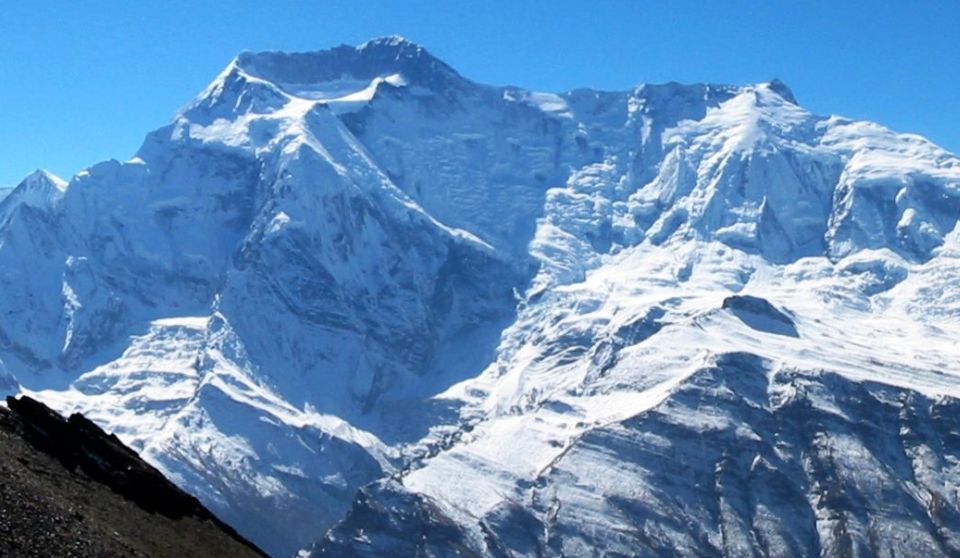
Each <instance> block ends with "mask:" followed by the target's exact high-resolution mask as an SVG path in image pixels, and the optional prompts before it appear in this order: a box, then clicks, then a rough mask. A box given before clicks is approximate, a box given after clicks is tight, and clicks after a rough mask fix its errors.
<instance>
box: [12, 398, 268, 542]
mask: <svg viewBox="0 0 960 558" xmlns="http://www.w3.org/2000/svg"><path fill="white" fill-rule="evenodd" d="M7 405H8V407H9V409H4V408H0V555H3V556H72V557H86V556H90V557H93V556H97V557H100V556H177V557H190V556H196V557H199V556H236V557H242V556H265V554H263V552H261V551H260V550H259V549H257V548H256V547H255V546H254V545H252V544H251V543H250V542H249V541H247V540H245V539H243V538H242V537H240V536H239V535H238V534H237V533H236V532H235V531H234V530H233V529H232V528H231V527H230V526H228V525H226V524H225V523H223V522H222V521H220V520H219V519H217V518H216V517H215V516H214V515H213V514H212V513H210V511H209V510H207V509H206V508H205V507H203V505H202V504H200V502H199V501H198V500H197V499H196V498H194V497H193V496H191V495H189V494H187V493H186V492H184V491H182V490H180V489H179V488H177V487H176V486H175V485H174V484H173V483H171V482H170V481H169V480H167V479H166V478H165V477H164V476H163V475H162V474H161V473H160V472H159V471H158V470H156V469H154V468H153V467H151V466H150V465H148V464H147V463H145V462H144V461H143V460H141V459H140V458H139V457H138V456H137V454H136V453H135V452H133V451H132V450H131V449H129V448H128V447H126V446H125V445H123V443H121V442H120V440H119V439H117V437H116V436H113V435H108V434H106V433H105V432H104V431H103V430H101V429H100V428H99V427H97V426H96V425H95V424H93V423H92V422H90V421H89V420H88V419H86V418H85V417H83V416H82V415H79V414H74V415H71V416H70V417H69V418H68V419H64V418H63V417H62V416H60V415H59V414H57V413H56V412H54V411H52V410H50V409H49V408H48V407H47V406H45V405H44V404H42V403H40V402H38V401H36V400H34V399H31V398H29V397H26V396H21V397H20V398H18V399H14V398H12V397H8V398H7Z"/></svg>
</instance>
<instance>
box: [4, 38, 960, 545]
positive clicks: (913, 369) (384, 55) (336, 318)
mask: <svg viewBox="0 0 960 558" xmlns="http://www.w3.org/2000/svg"><path fill="white" fill-rule="evenodd" d="M958 215H960V159H958V158H957V157H955V156H953V155H950V154H949V153H946V152H944V151H943V150H941V149H940V148H938V147H936V146H934V145H932V144H930V143H929V142H927V141H926V140H923V139H922V138H918V137H915V136H908V135H900V134H896V133H894V132H891V131H889V130H887V129H885V128H882V127H880V126H877V125H874V124H868V123H861V122H851V121H848V120H845V119H842V118H838V117H820V116H817V115H813V114H810V113H809V112H808V111H806V110H804V109H803V108H802V107H801V106H799V105H798V104H797V101H796V99H795V98H794V97H793V95H792V93H791V92H790V90H789V89H788V88H787V87H786V86H785V85H783V84H782V83H780V82H776V81H774V82H771V83H767V84H759V85H753V86H743V87H736V86H722V85H681V84H675V83H671V84H663V85H641V86H638V87H636V88H634V89H632V90H630V91H624V92H600V91H591V90H578V91H573V92H569V93H564V94H548V93H536V92H528V91H523V90H520V89H518V88H514V87H491V86H486V85H481V84H477V83H474V82H471V81H470V80H468V79H466V78H463V77H462V76H460V75H459V74H457V72H456V71H455V70H453V69H452V68H450V67H449V66H447V65H446V64H444V63H443V62H441V61H439V60H437V59H436V58H434V57H433V56H431V55H430V54H429V53H428V52H427V51H426V50H424V49H423V48H422V47H420V46H418V45H415V44H412V43H410V42H407V41H405V40H403V39H400V38H396V37H393V38H387V39H378V40H375V41H371V42H369V43H365V44H364V45H360V46H358V47H346V46H343V47H337V48H335V49H331V50H328V51H320V52H315V53H300V54H284V53H244V54H241V55H240V56H238V57H237V58H236V59H235V60H234V61H232V62H231V63H230V64H229V65H228V66H227V68H226V69H225V70H224V71H223V72H222V73H221V75H220V76H218V77H217V78H216V79H215V80H214V82H213V83H212V84H211V85H210V86H209V87H208V88H206V89H205V90H204V91H203V92H202V93H201V94H200V96H199V97H198V98H197V99H195V100H194V101H193V102H191V103H190V104H189V105H187V107H186V108H185V109H184V110H183V111H182V112H181V113H180V114H178V115H177V116H176V117H175V118H174V120H173V122H172V123H171V124H170V125H169V126H167V127H164V128H162V129H160V130H157V131H155V132H153V133H151V134H150V135H149V136H148V137H147V140H146V141H145V143H144V145H143V147H142V148H141V149H140V151H139V152H138V154H137V155H136V157H135V158H133V159H131V160H130V161H127V162H124V163H120V162H117V161H111V162H107V163H101V164H99V165H96V166H94V167H92V168H91V169H89V170H87V171H84V172H82V173H80V174H79V175H78V176H76V177H74V178H73V180H71V182H70V184H69V185H65V184H63V183H62V181H59V179H56V178H55V177H52V176H50V175H48V174H46V173H42V172H41V173H38V174H35V175H33V176H31V177H30V178H28V179H27V180H25V181H24V183H23V184H21V185H20V186H18V187H17V189H16V190H15V191H14V192H13V193H11V195H10V196H9V197H8V198H6V199H5V200H4V201H3V202H0V217H2V219H0V270H2V271H0V282H2V286H3V291H2V292H3V296H2V297H0V359H2V362H3V368H2V370H0V387H4V389H6V390H7V391H11V392H14V391H24V392H28V393H31V394H33V395H35V396H36V397H38V398H40V399H41V400H43V401H46V402H48V403H49V404H51V405H53V406H54V407H56V408H57V409H58V410H60V411H62V412H74V411H80V412H83V413H84V414H86V415H87V416H90V417H91V418H92V419H93V420H96V421H97V422H98V423H99V424H101V425H103V426H104V427H105V428H107V429H108V430H112V431H115V432H116V433H117V434H118V435H119V436H121V438H122V439H124V441H126V442H127V443H128V444H130V445H131V446H132V447H134V448H136V449H138V450H139V451H141V452H142V453H143V455H144V456H145V457H146V458H147V459H148V460H150V461H151V462H152V463H154V464H155V465H157V466H158V467H160V468H161V469H162V470H163V471H164V472H165V473H167V474H168V475H170V477H171V478H173V479H175V480H176V482H178V483H180V484H181V485H182V486H184V487H185V488H187V489H188V490H190V491H191V492H193V493H195V494H197V495H198V496H199V497H200V498H201V500H203V501H204V503H205V504H207V505H208V506H209V507H210V508H211V509H213V510H214V511H215V512H216V513H218V515H220V516H221V517H223V518H224V519H226V520H227V521H229V522H230V523H231V524H233V525H234V526H236V527H237V528H238V529H239V530H240V532H241V533H243V534H244V535H245V536H247V537H249V538H251V539H252V540H253V541H255V542H256V543H257V544H259V545H260V546H261V547H263V548H265V549H267V550H268V551H270V552H271V553H273V554H276V555H287V554H290V553H291V552H293V551H295V550H296V549H298V548H300V547H301V546H303V545H306V544H308V543H310V542H312V541H314V540H318V539H321V537H322V536H323V533H324V532H325V531H326V530H327V529H328V528H330V527H332V526H334V525H335V524H337V522H338V521H341V520H342V521H341V522H340V523H339V524H337V525H336V527H335V528H334V529H333V530H332V531H330V532H329V534H328V535H327V536H326V537H324V538H322V539H321V540H320V542H319V543H317V545H316V546H315V547H313V548H314V549H315V550H317V551H319V553H320V554H324V553H326V554H329V555H334V556H337V555H343V554H344V553H347V552H354V553H358V554H363V553H367V554H370V555H383V554H391V553H392V554H408V553H411V552H414V551H416V549H417V546H418V545H431V546H430V548H432V549H433V550H434V551H436V552H437V553H439V554H441V555H442V554H447V553H454V552H458V551H459V552H464V553H470V552H473V553H477V554H492V555H497V554H502V555H510V554H514V555H538V554H539V555H560V554H568V555H569V554H579V553H583V552H585V551H586V549H588V548H591V549H596V550H597V551H598V552H614V553H615V552H620V553H629V552H631V549H647V550H648V551H649V552H660V551H663V552H681V553H683V552H697V553H702V554H715V553H728V554H739V553H743V552H747V551H748V550H749V551H752V552H755V553H758V554H794V555H810V554H817V553H818V552H819V551H820V550H822V549H842V550H843V551H844V552H846V551H847V550H849V552H850V553H852V554H858V553H863V552H867V553H869V552H876V553H880V552H883V551H884V550H885V549H894V550H897V551H900V552H920V551H923V552H928V553H936V552H940V553H942V554H951V553H953V552H956V551H957V543H956V537H957V536H960V531H958V524H957V522H956V521H955V520H954V519H952V518H955V517H960V516H958V515H956V514H960V507H958V501H957V498H956V492H955V490H956V489H955V486H954V481H955V478H956V474H955V471H953V469H952V467H954V461H953V460H954V456H955V455H956V454H957V448H956V443H957V442H956V440H955V439H954V437H952V436H951V435H949V432H950V429H951V428H954V427H955V425H952V423H951V422H950V421H951V420H952V419H951V418H950V415H949V413H944V412H942V409H947V408H949V406H950V405H952V404H953V403H952V401H953V400H952V399H950V398H952V397H956V396H957V395H958V393H957V392H958V390H960V379H958V378H957V377H955V376H956V374H957V373H960V370H958V369H957V367H956V365H955V362H956V361H957V356H958V355H957V347H956V343H955V341H954V340H955V339H956V338H957V335H958V333H960V331H958V329H960V325H958V313H960V298H958V297H957V295H956V294H955V293H956V286H955V277H957V271H958V270H957V265H958V261H960V260H958V259H957V257H958V254H960V241H958V240H957V238H958V235H957V233H955V232H953V230H954V228H955V225H956V222H957V216H958ZM791 390H792V391H791ZM788 392H789V393H788ZM790 393H794V395H790ZM791 398H792V399H791ZM851 401H853V403H852V402H851ZM904 402H909V404H907V403H904ZM944 405H946V406H945V407H944ZM800 408H802V409H806V411H804V412H803V413H800V412H799V411H797V409H800ZM891 413H893V414H891ZM897 413H900V415H903V417H907V418H902V417H901V419H899V420H901V422H900V423H896V421H895V420H894V419H893V418H890V417H892V416H894V415H896V414H897ZM897 416H899V415H897ZM911 417H913V418H911ZM908 419H909V420H908ZM904 421H907V422H909V421H913V422H910V423H909V424H908V425H907V426H904V425H905V424H907V422H904ZM895 423H896V424H900V426H896V427H894V426H892V425H894V424H895ZM891 428H894V431H892V430H891ZM896 428H899V429H900V430H899V432H900V434H898V433H897V432H898V431H895V430H896ZM905 428H906V429H907V430H910V431H911V432H916V434H915V435H914V434H910V436H914V437H913V438H911V437H910V436H908V435H907V434H904V433H903V432H905V431H904V429H905ZM813 430H816V433H813ZM815 434H816V435H815ZM691 440H700V441H699V442H697V443H693V442H692V441H691ZM784 444H786V445H784ZM750 452H753V454H751V457H750V458H749V459H748V458H747V457H745V456H746V455H747V454H748V453H750ZM836 453H842V454H843V455H844V457H843V459H841V458H839V457H835V455H834V454H836ZM848 454H849V455H848ZM731 455H733V456H735V457H729V456H731ZM753 455H756V456H758V457H757V459H758V460H759V461H757V460H754V461H750V460H751V459H753ZM894 455H897V456H901V457H897V459H898V460H899V461H896V462H894V461H891V459H893V457H891V456H894ZM665 456H666V457H665ZM811 456H813V457H811ZM902 456H907V457H902ZM848 457H849V459H848ZM755 461H756V463H759V465H757V464H756V463H755ZM673 463H684V464H685V465H684V468H682V469H679V470H673V469H671V467H670V465H671V464H673ZM906 464H911V465H910V466H909V467H908V466H907V465H906ZM717 471H719V472H717ZM756 471H759V472H756ZM754 472H756V473H754ZM868 472H869V474H868ZM801 473H802V474H801ZM752 474H757V475H761V476H763V475H766V476H765V477H763V478H767V479H775V478H781V477H783V478H789V479H790V482H791V484H790V486H789V488H785V489H784V490H785V491H786V492H784V493H782V494H780V493H777V494H771V493H769V492H763V493H759V492H758V493H754V492H751V491H750V490H753V489H754V488H753V484H751V481H750V479H751V478H753V477H750V475H752ZM711 475H713V476H711ZM871 475H872V476H871ZM708 476H710V483H711V484H709V486H707V485H706V484H704V483H705V482H706V480H705V479H706V478H707V477H708ZM701 477H702V478H701ZM387 478H389V479H391V480H382V481H381V482H379V483H377V484H374V485H371V486H370V488H368V489H365V490H364V491H363V492H360V493H359V496H358V498H356V499H355V498H354V495H355V494H358V493H357V490H358V489H359V488H360V487H362V486H364V485H366V484H368V483H371V482H373V481H378V480H381V479H387ZM771 482H773V481H771ZM664 483H675V484H676V485H677V486H682V487H686V488H684V489H683V490H680V489H678V490H676V491H673V492H661V490H663V488H662V486H663V484H664ZM623 485H628V486H634V487H635V488H632V489H630V491H625V490H624V489H622V488H620V487H621V486H623ZM838 486H844V487H856V489H855V490H853V489H847V490H844V491H842V492H843V493H844V494H847V495H848V496H846V497H847V498H853V499H848V500H843V501H842V502H839V501H837V500H836V498H838V497H839V496H837V495H836V492H837V489H836V487H838ZM830 487H833V488H830ZM756 490H763V489H762V488H756ZM770 490H773V488H770ZM854 493H855V494H856V495H858V496H856V497H853V496H849V494H854ZM824 498H826V500H824ZM831 498H832V499H831ZM894 501H895V502H898V506H899V508H898V509H900V510H901V511H900V512H897V513H893V512H891V511H890V510H889V509H887V508H888V505H889V502H894ZM838 502H839V503H838ZM351 505H352V508H351ZM685 510H686V511H685ZM697 510H701V511H697ZM698 514H699V515H698ZM703 514H706V515H703ZM691 525H692V526H693V527H690V526H691ZM691 529H692V530H691ZM608 532H616V533H622V536H619V535H618V536H616V537H608V536H602V533H608ZM412 533H420V534H421V535H424V536H425V537H426V538H423V537H420V536H419V535H418V536H414V535H412ZM905 537H909V538H910V539H911V540H913V541H916V542H915V544H916V546H910V547H907V546H901V547H897V546H896V545H897V544H906V543H898V542H896V541H902V540H905ZM911 544H914V543H911ZM831 545H832V546H831ZM837 552H840V550H837Z"/></svg>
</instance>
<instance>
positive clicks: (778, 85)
mask: <svg viewBox="0 0 960 558" xmlns="http://www.w3.org/2000/svg"><path fill="white" fill-rule="evenodd" d="M762 85H763V86H765V87H766V88H767V89H769V90H770V91H773V92H774V93H776V94H777V95H780V96H781V97H783V99H784V100H785V101H789V102H791V103H793V104H795V105H799V104H800V103H798V102H797V98H796V97H794V95H793V90H792V89H790V87H789V86H788V85H787V84H786V83H783V82H782V81H780V80H779V79H777V78H773V80H772V81H768V82H766V83H764V84H762Z"/></svg>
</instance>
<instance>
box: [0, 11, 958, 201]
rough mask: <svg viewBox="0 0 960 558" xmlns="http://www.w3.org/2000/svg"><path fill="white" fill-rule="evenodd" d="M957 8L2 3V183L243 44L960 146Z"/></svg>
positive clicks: (191, 81) (74, 162)
mask: <svg viewBox="0 0 960 558" xmlns="http://www.w3.org/2000/svg"><path fill="white" fill-rule="evenodd" d="M958 22H960V2H957V1H952V0H951V1H942V2H932V1H917V2H902V1H897V2H893V1H887V2H880V1H878V2H858V1H854V0H843V1H841V2H817V1H791V2H787V1H760V0H757V1H750V2H745V1H730V2H727V1H720V0H717V1H706V0H704V1H678V0H674V1H669V2H667V1H658V2H644V1H627V0H623V1H614V0H593V1H584V2H572V1H563V0H554V1H552V2H540V1H533V0H530V1H517V0H514V1H499V0H489V1H486V2H479V1H469V0H448V1H430V2H427V1H404V2H401V1H399V0H397V1H382V2H381V1H360V0H354V1H339V0H324V1H308V0H299V1H293V0H286V1H284V0H277V1H274V2H265V1H263V0H260V1H256V2H241V1H229V0H220V1H218V2H212V1H211V2H203V1H201V2H196V1H186V0H162V1H140V2H121V1H97V0H90V1H85V2H74V1H66V0H64V1H61V2H52V1H47V2H44V1H33V2H10V3H5V4H4V9H3V13H2V15H0V38H2V40H0V71H2V79H3V81H2V85H0V185H4V184H7V185H9V184H14V183H16V182H18V181H19V180H20V179H21V178H22V177H23V176H24V175H25V174H26V173H28V172H29V171H31V170H33V169H35V168H38V167H43V168H47V169H50V170H52V171H53V172H55V173H57V174H60V175H61V176H64V177H69V176H71V175H72V174H74V173H75V172H76V171H78V170H80V169H82V168H84V167H86V166H89V165H92V164H94V163H96V162H98V161H101V160H104V159H109V158H117V159H121V160H122V159H126V158H129V157H130V156H131V155H132V154H133V153H134V152H135V151H136V149H137V148H138V147H139V145H140V143H141V141H142V139H143V137H144V135H145V134H146V132H148V131H150V130H152V129H154V128H157V127H159V126H162V125H164V124H165V123H167V122H168V121H169V119H170V117H171V116H172V115H173V113H174V112H175V111H176V110H177V109H178V108H179V107H180V106H182V105H183V104H185V103H186V102H187V101H189V100H190V99H191V98H192V97H193V96H194V95H195V94H196V93H197V92H199V91H200V90H201V89H202V88H203V87H204V86H205V85H206V84H207V83H208V82H209V81H210V80H211V79H213V77H214V76H215V75H216V74H217V73H218V72H219V70H220V69H222V68H223V66H225V65H226V64H227V62H228V61H229V60H230V59H231V58H232V57H233V56H234V55H235V54H236V53H238V52H240V51H242V50H244V49H248V50H266V49H278V50H315V49H321V48H325V47H329V46H333V45H337V44H341V43H348V44H355V43H359V42H363V41H364V40H366V39H369V38H372V37H375V36H381V35H389V34H401V35H404V36H406V37H408V38H409V39H411V40H414V41H417V42H419V43H421V44H422V45H424V46H426V47H427V48H428V49H430V50H431V51H432V52H433V53H434V54H435V55H437V56H439V57H440V58H442V59H444V60H445V61H447V62H448V63H449V64H451V65H452V66H453V67H455V68H456V69H458V70H459V71H460V72H461V73H462V74H464V75H466V76H467V77H470V78H472V79H475V80H477V81H482V82H487V83H494V84H508V83H509V84H513V85H520V86H524V87H528V88H532V89H539V90H547V91H560V90H567V89H572V88H576V87H581V86H590V87H595V88H605V89H623V88H627V87H629V86H631V85H633V84H636V83H640V82H663V81H671V80H675V81H683V82H701V81H710V82H722V83H752V82H759V81H767V80H770V79H772V78H774V77H778V78H780V79H782V80H783V81H785V82H786V83H787V84H788V85H790V86H791V88H792V89H793V91H794V93H795V94H796V96H797V97H798V99H799V100H800V102H801V104H803V105H804V106H806V107H808V108H810V109H811V110H813V111H814V112H817V113H823V114H834V113H835V114H842V115H845V116H850V117H854V118H863V119H869V120H875V121H878V122H881V123H883V124H885V125H887V126H889V127H891V128H893V129H895V130H898V131H904V132H915V133H920V134H922V135H925V136H927V137H929V138H930V139H932V140H933V141H935V142H937V143H939V144H941V145H943V146H945V147H947V148H948V149H951V150H952V151H954V152H960V32H958Z"/></svg>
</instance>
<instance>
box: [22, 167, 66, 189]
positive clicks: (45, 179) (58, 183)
mask: <svg viewBox="0 0 960 558" xmlns="http://www.w3.org/2000/svg"><path fill="white" fill-rule="evenodd" d="M21 187H22V188H24V189H28V190H35V189H37V188H54V189H56V190H59V191H61V192H63V191H64V190H66V189H67V182H66V181H65V180H63V179H62V178H60V177H59V176H57V175H55V174H53V173H52V172H50V171H48V170H45V169H37V170H35V171H33V172H32V173H30V174H28V175H27V177H26V178H24V179H23V180H22V181H21V182H20V184H19V185H18V186H17V189H20V188H21Z"/></svg>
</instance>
